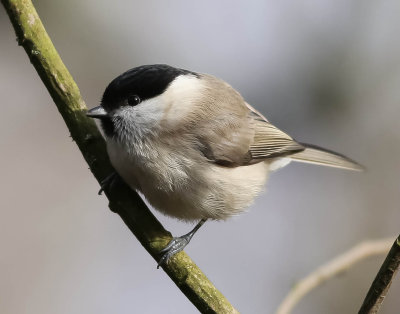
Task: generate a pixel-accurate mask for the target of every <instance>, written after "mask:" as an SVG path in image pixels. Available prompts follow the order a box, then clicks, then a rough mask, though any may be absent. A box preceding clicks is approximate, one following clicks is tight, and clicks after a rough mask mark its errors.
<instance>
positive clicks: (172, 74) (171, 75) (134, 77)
mask: <svg viewBox="0 0 400 314" xmlns="http://www.w3.org/2000/svg"><path fill="white" fill-rule="evenodd" d="M185 74H191V75H194V76H196V77H199V74H197V73H195V72H191V71H187V70H183V69H178V68H174V67H171V66H169V65H166V64H153V65H142V66H139V67H136V68H133V69H130V70H128V71H126V72H125V73H123V74H121V75H120V76H118V77H117V78H115V79H114V80H113V81H112V82H111V83H110V84H109V85H108V86H107V88H106V90H105V91H104V94H103V98H102V106H103V107H104V109H105V110H106V111H111V110H113V109H116V108H117V107H118V106H119V105H120V103H121V101H122V100H124V99H126V98H127V97H129V96H131V95H137V96H139V97H140V99H141V100H142V101H143V100H146V99H149V98H153V97H155V96H158V95H160V94H162V93H163V92H164V91H165V90H166V89H167V87H168V85H169V84H170V83H171V82H172V81H173V80H174V79H175V78H176V77H178V76H179V75H185Z"/></svg>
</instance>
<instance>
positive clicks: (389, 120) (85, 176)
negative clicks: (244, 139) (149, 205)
mask: <svg viewBox="0 0 400 314" xmlns="http://www.w3.org/2000/svg"><path fill="white" fill-rule="evenodd" d="M35 5H36V7H37V10H38V12H39V14H40V16H41V18H42V20H43V23H44V25H45V27H46V28H47V30H48V32H49V34H50V36H51V38H52V39H53V42H54V44H55V46H56V48H57V49H58V51H59V53H60V55H61V57H62V58H63V60H64V62H65V64H66V65H67V67H68V68H69V70H70V71H71V73H72V75H73V76H74V78H75V79H76V81H77V83H78V85H79V87H80V89H81V93H82V95H83V97H84V99H85V101H86V103H87V105H88V106H89V107H93V106H96V105H98V104H99V100H100V98H101V95H102V92H103V90H104V88H105V87H106V85H107V84H108V83H109V81H111V80H112V79H113V78H114V77H116V76H117V75H119V74H120V73H122V72H123V71H125V70H127V69H129V68H132V67H135V66H138V65H141V64H151V63H167V64H170V65H173V66H178V67H182V68H186V69H190V70H193V71H198V72H206V73H210V74H213V75H215V76H218V77H220V78H223V79H224V80H226V81H227V82H229V83H230V84H231V85H233V86H234V87H235V88H236V89H237V90H239V91H240V92H241V93H242V95H243V96H244V97H245V98H246V99H247V101H248V102H249V103H251V104H252V105H254V106H255V107H256V108H257V109H259V110H260V111H261V112H262V113H264V114H265V115H266V116H267V117H268V118H269V120H270V121H272V122H273V123H274V124H276V125H277V126H278V127H280V128H281V129H283V130H285V131H287V132H288V133H289V134H291V135H292V136H294V137H295V138H296V139H298V140H300V141H303V142H309V143H313V144H317V145H321V146H324V147H327V148H330V149H333V150H336V151H338V152H341V153H344V154H346V155H348V156H350V157H352V158H354V159H355V160H357V161H359V162H360V163H362V164H364V165H365V166H366V167H367V168H368V171H367V172H366V173H361V174H360V173H352V172H346V171H342V170H333V169H328V168H322V167H316V166H311V165H304V164H291V165H290V166H288V167H287V168H285V169H282V170H280V171H279V172H277V173H274V174H273V175H272V177H271V179H270V181H269V183H268V184H267V189H266V190H267V191H266V193H264V194H263V195H261V196H260V197H259V198H258V199H257V201H256V203H255V204H254V205H253V206H252V207H251V208H250V210H249V212H248V213H246V214H244V215H242V216H240V217H237V218H235V219H231V220H230V221H228V222H224V223H221V222H210V223H208V224H206V225H205V226H204V227H203V228H202V229H201V230H200V231H199V233H198V234H197V236H196V237H195V238H194V239H193V241H192V243H191V245H190V246H189V247H188V248H187V250H186V251H187V252H188V253H189V255H190V256H191V257H192V258H193V259H194V261H195V262H196V263H197V264H198V265H199V266H200V268H201V269H202V270H203V271H204V272H205V273H206V274H207V275H208V276H209V278H210V279H211V280H212V281H213V282H214V283H215V285H216V286H217V287H218V288H219V289H220V290H221V291H222V292H223V293H224V294H225V296H226V297H227V298H228V299H229V300H230V301H231V302H232V303H233V304H234V305H235V306H236V307H237V308H238V309H239V310H240V311H241V312H243V313H273V311H274V310H275V309H276V308H277V306H278V305H279V303H280V302H281V300H282V299H283V297H284V296H285V295H286V294H287V292H288V291H289V290H290V289H291V287H292V286H293V284H295V283H296V281H297V280H299V279H300V278H302V277H304V276H305V275H306V274H308V273H309V272H311V271H312V270H314V269H315V268H316V267H318V266H319V265H321V264H323V263H325V262H327V261H328V260H330V259H332V258H333V257H335V256H336V255H338V254H340V253H342V252H344V251H345V250H347V249H349V248H350V247H352V246H353V245H355V244H357V243H359V242H360V241H363V240H366V239H376V238H381V237H387V236H393V237H394V236H396V234H398V233H399V230H400V228H399V225H400V206H399V204H400V190H399V188H400V175H399V173H400V162H399V161H400V146H399V143H400V142H399V140H400V123H399V120H400V110H399V102H400V36H399V34H400V18H399V14H400V2H399V1H397V0H388V1H384V0H382V1H369V0H355V1H348V0H339V1H328V0H324V1H311V0H301V1H300V0H299V1H241V2H233V1H218V2H217V1H211V0H208V1H197V2H194V1H183V0H181V1H168V2H167V1H123V0H116V1H113V2H110V1H98V0H96V1H94V0H87V1H78V0H70V1H62V0H51V1H49V0H37V1H35ZM0 45H1V49H0V69H1V70H0V91H1V110H2V111H1V115H0V128H1V129H0V130H1V131H0V147H1V163H0V165H1V166H0V167H1V168H0V173H1V178H2V180H1V181H0V191H1V195H2V196H1V207H0V250H1V255H0V278H1V279H0V312H1V313H65V314H67V313H196V312H197V311H196V309H195V308H194V307H193V306H192V305H191V303H189V301H187V299H186V298H185V297H184V296H183V295H182V293H181V292H180V291H179V290H178V289H177V288H176V287H175V285H174V284H173V283H172V282H171V280H170V279H169V278H168V277H167V276H166V275H165V274H164V273H163V271H162V270H156V263H155V261H154V260H153V259H152V258H151V257H150V256H149V255H148V254H147V253H146V252H145V250H144V249H143V248H142V247H141V245H140V244H139V242H138V241H137V240H136V239H135V238H134V237H133V236H132V234H131V233H130V232H129V230H128V229H127V228H126V226H125V225H124V224H123V222H122V220H121V219H120V218H119V217H118V216H117V215H116V214H113V213H112V212H111V211H109V210H108V208H107V200H106V198H105V197H104V196H97V191H98V189H99V186H98V184H97V182H96V181H95V180H94V178H93V177H92V175H91V173H90V171H89V170H88V169H87V165H86V163H85V162H84V160H83V158H82V156H81V155H80V153H79V151H78V149H77V147H76V145H75V144H74V143H73V142H72V141H71V139H70V137H69V133H68V130H67V129H66V127H65V125H64V123H63V121H62V119H61V117H60V115H59V113H58V112H57V110H56V108H55V106H54V104H53V102H52V100H51V98H50V97H49V95H48V93H47V91H46V90H45V88H44V86H43V84H42V83H41V81H40V80H39V77H38V75H37V73H36V72H35V70H34V68H33V67H32V66H31V64H30V63H29V60H28V58H27V56H26V54H25V51H24V50H23V49H22V48H21V47H18V46H17V43H16V40H15V34H14V31H13V29H12V27H11V24H10V22H9V20H8V17H7V16H6V14H5V11H4V9H3V8H2V7H1V8H0ZM156 215H157V217H159V218H160V220H161V221H162V222H163V223H164V225H165V226H166V228H167V229H169V230H171V231H172V232H173V233H174V234H175V235H181V234H182V233H186V232H187V231H188V230H189V229H190V228H191V227H192V226H191V225H187V224H184V223H181V222H177V221H174V220H172V219H167V218H165V217H163V216H161V215H159V214H158V213H156ZM382 260H383V256H382V257H377V258H371V259H369V260H366V261H365V262H362V263H361V264H359V265H357V267H356V268H353V269H351V270H349V271H348V272H346V273H345V274H344V275H342V276H339V277H337V278H334V279H332V280H330V281H329V282H328V283H326V284H324V285H323V286H321V287H319V288H318V289H317V290H316V291H313V292H312V293H311V294H310V295H308V296H307V297H306V298H305V299H303V300H302V301H301V303H300V304H299V305H298V306H297V307H296V309H295V311H294V313H327V314H329V313H355V312H356V311H357V310H358V309H359V306H360V304H361V302H362V300H363V298H364V296H365V294H366V292H367V290H368V288H369V285H370V283H371V282H372V279H373V278H374V276H375V274H376V272H377V270H378V268H379V267H380V264H381V262H382ZM399 293H400V278H396V280H395V282H394V284H393V286H392V288H391V290H390V291H389V295H388V297H387V299H386V300H385V303H384V306H383V309H382V313H398V312H399V307H400V301H399V298H398V296H399Z"/></svg>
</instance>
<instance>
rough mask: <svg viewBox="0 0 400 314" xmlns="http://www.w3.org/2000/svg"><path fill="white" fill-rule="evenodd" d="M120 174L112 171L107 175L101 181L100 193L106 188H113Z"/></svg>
mask: <svg viewBox="0 0 400 314" xmlns="http://www.w3.org/2000/svg"><path fill="white" fill-rule="evenodd" d="M118 178H119V177H118V174H117V173H116V172H113V173H111V174H110V175H109V176H107V177H105V178H104V179H103V180H101V182H100V190H99V192H98V195H101V194H102V193H103V192H104V191H105V190H107V189H109V188H111V187H112V186H113V185H114V184H115V182H116V181H117V180H118Z"/></svg>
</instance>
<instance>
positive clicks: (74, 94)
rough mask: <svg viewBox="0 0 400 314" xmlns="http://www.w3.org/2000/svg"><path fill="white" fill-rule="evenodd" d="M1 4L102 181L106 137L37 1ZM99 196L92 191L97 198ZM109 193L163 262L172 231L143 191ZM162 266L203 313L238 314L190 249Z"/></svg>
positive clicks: (8, 0)
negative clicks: (91, 115)
mask: <svg viewBox="0 0 400 314" xmlns="http://www.w3.org/2000/svg"><path fill="white" fill-rule="evenodd" d="M2 3H3V5H4V7H5V9H6V10H7V13H8V15H9V17H10V20H11V22H12V24H13V26H14V29H15V32H16V34H17V40H18V44H19V45H21V46H23V47H24V49H25V51H26V53H27V54H28V56H29V59H30V61H31V63H32V64H33V66H34V67H35V69H36V71H37V72H38V74H39V76H40V78H41V79H42V81H43V83H44V85H45V86H46V88H47V90H48V91H49V93H50V95H51V97H52V98H53V100H54V102H55V104H56V106H57V108H58V110H59V112H60V114H61V115H62V117H63V119H64V121H65V123H66V125H67V127H68V129H69V131H70V133H71V137H72V139H73V140H74V141H75V142H76V144H77V145H78V147H79V149H80V151H81V152H82V155H83V157H84V158H85V160H86V162H87V163H88V165H89V167H90V170H91V171H92V173H93V175H94V176H95V177H96V179H97V180H98V181H99V182H100V180H101V179H104V178H105V177H106V176H107V175H109V174H110V173H111V172H112V171H113V168H112V166H111V164H110V162H109V160H108V156H107V152H106V146H105V142H104V139H103V137H102V136H101V134H100V132H99V131H98V129H97V127H96V124H95V123H94V122H93V120H92V119H90V118H87V117H86V115H85V113H86V110H87V108H86V105H85V103H84V101H83V99H82V97H81V95H80V92H79V89H78V86H77V85H76V83H75V81H74V80H73V78H72V76H71V74H70V73H69V71H68V69H67V68H66V67H65V65H64V63H63V62H62V60H61V58H60V56H59V54H58V53H57V51H56V49H55V48H54V46H53V44H52V42H51V40H50V38H49V36H48V34H47V32H46V30H45V29H44V27H43V24H42V22H41V20H40V18H39V16H38V14H37V12H36V10H35V8H34V6H33V4H32V2H31V1H30V0H2ZM96 195H97V194H96V193H95V191H93V197H96ZM106 196H107V198H108V200H109V207H110V209H111V210H112V211H114V212H116V213H117V214H119V215H120V216H121V218H122V219H123V221H124V222H125V224H126V225H127V226H128V228H129V229H130V230H131V231H132V233H133V234H134V235H135V236H136V237H137V238H138V240H139V241H140V243H141V244H142V245H143V246H144V248H145V249H146V250H147V251H148V252H149V253H150V254H151V255H152V256H153V257H154V258H155V259H156V260H158V259H159V258H160V256H159V255H158V254H157V252H158V251H159V250H160V249H161V248H163V247H164V246H165V245H166V244H167V243H168V242H169V240H170V239H171V234H170V233H169V232H167V231H166V230H165V229H164V228H163V226H162V225H161V224H160V222H159V221H158V220H157V219H156V218H155V217H154V215H153V214H152V213H151V212H150V210H149V209H148V208H147V206H146V205H145V204H144V202H143V201H142V199H141V198H140V197H139V196H138V194H137V193H135V192H134V191H132V190H131V189H129V188H128V187H127V186H126V185H119V186H118V189H110V190H109V191H107V192H106ZM163 269H164V270H165V272H166V273H167V274H168V276H169V277H170V278H171V279H172V280H173V281H174V282H175V284H176V285H177V286H178V287H179V289H180V290H181V291H182V292H183V293H184V294H185V295H186V296H187V298H188V299H189V300H190V301H191V302H192V303H193V304H194V305H195V306H196V307H197V308H198V310H199V311H201V312H203V313H237V310H236V309H235V308H234V307H233V306H232V305H231V304H230V303H229V301H228V300H227V299H226V298H225V297H224V296H223V295H222V293H221V292H219V291H218V290H217V289H216V288H215V286H214V285H213V284H212V283H211V282H210V281H209V280H208V278H207V277H206V276H205V275H204V273H203V272H202V271H201V270H200V269H199V268H198V267H197V266H196V264H195V263H194V262H193V261H192V260H191V259H190V258H189V256H188V255H187V254H186V253H184V252H180V253H178V254H177V255H176V256H174V257H173V258H172V259H171V260H170V262H169V263H168V265H164V266H163ZM155 271H156V270H155ZM154 299H157V296H155V297H154ZM152 301H155V300H152Z"/></svg>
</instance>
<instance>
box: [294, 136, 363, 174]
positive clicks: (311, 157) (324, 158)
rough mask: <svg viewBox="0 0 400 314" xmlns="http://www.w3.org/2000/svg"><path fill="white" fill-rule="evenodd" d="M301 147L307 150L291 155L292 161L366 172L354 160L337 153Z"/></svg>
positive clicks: (307, 146) (309, 146) (323, 149)
mask: <svg viewBox="0 0 400 314" xmlns="http://www.w3.org/2000/svg"><path fill="white" fill-rule="evenodd" d="M301 145H303V146H304V147H306V149H305V150H303V151H301V152H299V153H295V154H293V155H290V158H291V159H293V160H295V161H299V162H305V163H312V164H317V165H322V166H328V167H335V168H342V169H348V170H356V171H363V170H365V168H364V167H363V166H361V165H360V164H358V163H357V162H355V161H354V160H351V159H350V158H347V157H346V156H343V155H341V154H338V153H335V152H333V151H331V150H327V149H325V148H322V147H318V146H315V145H310V144H304V143H301Z"/></svg>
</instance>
